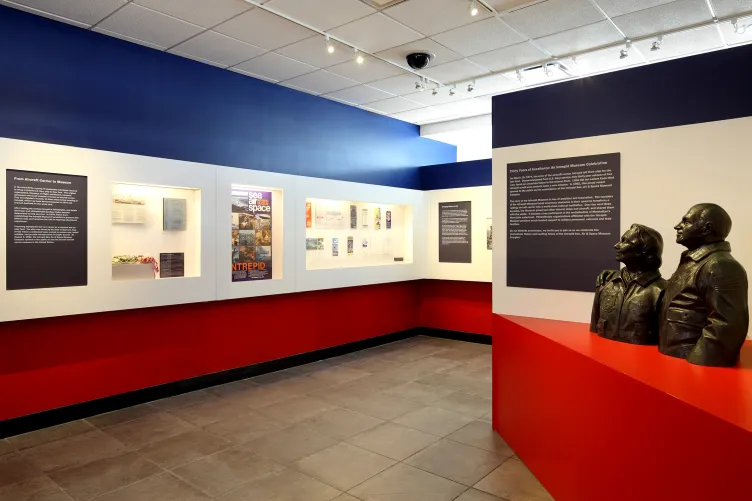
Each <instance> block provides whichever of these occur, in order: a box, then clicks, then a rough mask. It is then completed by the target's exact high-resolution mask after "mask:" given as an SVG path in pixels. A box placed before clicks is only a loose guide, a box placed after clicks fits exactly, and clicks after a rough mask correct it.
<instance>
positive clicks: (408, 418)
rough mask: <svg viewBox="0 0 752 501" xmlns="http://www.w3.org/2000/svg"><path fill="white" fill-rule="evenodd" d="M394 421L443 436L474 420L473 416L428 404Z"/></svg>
mask: <svg viewBox="0 0 752 501" xmlns="http://www.w3.org/2000/svg"><path fill="white" fill-rule="evenodd" d="M393 421H394V422H395V423H397V424H401V425H403V426H408V427H410V428H415V429H416V430H421V431H425V432H427V433H431V434H432V435H438V436H441V437H443V436H446V435H449V434H450V433H452V432H454V431H457V430H459V429H460V428H462V427H463V426H465V425H466V424H468V423H470V422H472V421H473V418H471V417H469V416H465V415H464V414H458V413H456V412H453V411H448V410H446V409H442V408H441V407H433V406H428V407H424V408H422V409H419V410H417V411H414V412H410V413H408V414H405V415H403V416H400V417H398V418H396V419H394V420H393Z"/></svg>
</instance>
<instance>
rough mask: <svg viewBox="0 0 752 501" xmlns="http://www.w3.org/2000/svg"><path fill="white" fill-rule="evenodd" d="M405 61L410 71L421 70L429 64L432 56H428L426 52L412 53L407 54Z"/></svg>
mask: <svg viewBox="0 0 752 501" xmlns="http://www.w3.org/2000/svg"><path fill="white" fill-rule="evenodd" d="M405 59H407V64H408V66H410V67H411V68H412V69H414V70H422V69H423V68H425V67H426V66H428V63H430V62H431V60H432V59H433V54H429V53H428V52H413V53H411V54H408V55H407V57H406V58H405Z"/></svg>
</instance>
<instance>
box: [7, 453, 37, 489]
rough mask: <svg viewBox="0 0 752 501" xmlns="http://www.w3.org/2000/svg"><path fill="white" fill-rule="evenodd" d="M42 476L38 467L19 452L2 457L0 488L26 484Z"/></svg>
mask: <svg viewBox="0 0 752 501" xmlns="http://www.w3.org/2000/svg"><path fill="white" fill-rule="evenodd" d="M42 475H44V473H43V472H42V470H41V469H40V468H39V467H38V466H37V465H35V464H34V463H32V462H31V461H29V460H28V459H26V458H24V457H23V456H22V455H21V454H19V453H17V452H14V453H11V454H5V455H3V456H0V487H3V486H6V485H10V484H16V483H18V482H25V481H27V480H31V479H33V478H36V477H40V476H42Z"/></svg>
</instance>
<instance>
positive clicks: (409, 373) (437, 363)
mask: <svg viewBox="0 0 752 501" xmlns="http://www.w3.org/2000/svg"><path fill="white" fill-rule="evenodd" d="M457 365H459V362H454V361H452V360H446V359H443V358H436V357H427V358H422V359H420V360H416V361H415V362H411V363H409V364H405V365H403V366H402V367H400V368H398V369H394V370H392V371H389V374H390V375H391V376H392V377H395V378H400V379H402V380H404V381H413V380H420V378H423V377H426V376H429V375H431V374H434V373H436V372H437V371H442V370H447V369H449V368H451V367H455V366H457ZM435 386H436V385H435ZM438 386H440V385H438ZM455 389H456V388H455Z"/></svg>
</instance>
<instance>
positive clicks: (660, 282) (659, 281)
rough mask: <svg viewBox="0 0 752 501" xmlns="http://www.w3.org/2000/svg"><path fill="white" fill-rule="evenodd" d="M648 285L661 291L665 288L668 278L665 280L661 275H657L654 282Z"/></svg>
mask: <svg viewBox="0 0 752 501" xmlns="http://www.w3.org/2000/svg"><path fill="white" fill-rule="evenodd" d="M648 287H651V288H652V289H654V290H656V291H657V292H659V293H660V292H663V291H665V290H666V287H668V280H666V279H665V278H663V277H659V278H658V279H657V280H656V281H655V282H653V283H652V284H650V285H649V286H648Z"/></svg>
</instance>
